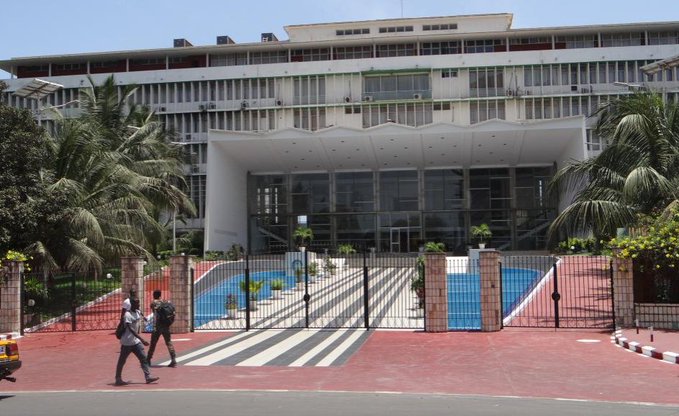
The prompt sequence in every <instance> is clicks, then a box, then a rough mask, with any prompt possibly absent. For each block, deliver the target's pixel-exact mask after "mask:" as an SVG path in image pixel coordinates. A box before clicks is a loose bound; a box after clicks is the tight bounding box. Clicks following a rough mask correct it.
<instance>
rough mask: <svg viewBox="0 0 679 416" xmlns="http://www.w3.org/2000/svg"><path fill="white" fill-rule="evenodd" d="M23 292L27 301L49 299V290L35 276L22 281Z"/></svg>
mask: <svg viewBox="0 0 679 416" xmlns="http://www.w3.org/2000/svg"><path fill="white" fill-rule="evenodd" d="M24 292H25V294H26V296H27V297H28V298H29V299H47V298H49V290H48V289H47V287H46V286H45V284H44V283H43V282H41V281H40V280H38V278H37V277H35V276H30V277H28V278H27V279H26V280H25V281H24Z"/></svg>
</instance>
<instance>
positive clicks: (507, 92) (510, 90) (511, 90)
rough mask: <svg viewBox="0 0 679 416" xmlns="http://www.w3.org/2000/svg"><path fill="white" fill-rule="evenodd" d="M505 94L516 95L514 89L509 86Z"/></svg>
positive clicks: (508, 95)
mask: <svg viewBox="0 0 679 416" xmlns="http://www.w3.org/2000/svg"><path fill="white" fill-rule="evenodd" d="M505 95H507V97H513V96H514V90H513V89H511V88H509V89H508V90H507V91H506V92H505Z"/></svg>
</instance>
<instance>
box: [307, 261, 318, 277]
mask: <svg viewBox="0 0 679 416" xmlns="http://www.w3.org/2000/svg"><path fill="white" fill-rule="evenodd" d="M317 274H318V262H315V261H312V262H311V263H309V275H310V276H316V275H317Z"/></svg>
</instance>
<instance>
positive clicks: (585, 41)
mask: <svg viewBox="0 0 679 416" xmlns="http://www.w3.org/2000/svg"><path fill="white" fill-rule="evenodd" d="M554 46H555V48H556V49H579V48H596V47H598V46H599V40H598V36H597V35H596V34H589V35H571V36H557V37H556V42H555V45H554Z"/></svg>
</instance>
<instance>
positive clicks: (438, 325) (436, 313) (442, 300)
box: [424, 253, 448, 332]
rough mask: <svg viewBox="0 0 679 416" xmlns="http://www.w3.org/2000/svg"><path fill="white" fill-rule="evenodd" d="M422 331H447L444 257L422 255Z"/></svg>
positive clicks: (446, 283)
mask: <svg viewBox="0 0 679 416" xmlns="http://www.w3.org/2000/svg"><path fill="white" fill-rule="evenodd" d="M424 262H425V266H424V298H425V301H424V305H425V306H424V307H425V309H426V310H425V314H424V319H425V322H424V329H425V331H427V332H447V331H448V279H447V275H446V255H445V254H444V253H424Z"/></svg>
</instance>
